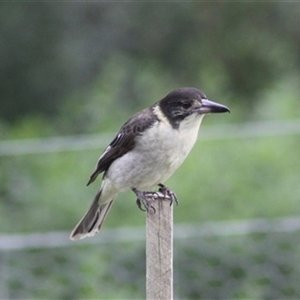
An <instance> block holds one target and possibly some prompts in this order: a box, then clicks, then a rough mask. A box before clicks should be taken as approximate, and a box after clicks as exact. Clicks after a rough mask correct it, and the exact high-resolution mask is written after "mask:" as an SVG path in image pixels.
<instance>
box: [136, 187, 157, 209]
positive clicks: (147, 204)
mask: <svg viewBox="0 0 300 300" xmlns="http://www.w3.org/2000/svg"><path fill="white" fill-rule="evenodd" d="M132 191H133V192H134V193H135V194H136V196H137V199H136V204H137V206H138V208H139V209H140V210H142V211H147V212H148V211H149V210H150V209H152V210H153V213H155V212H156V209H155V208H154V206H153V205H152V202H153V201H154V200H156V199H159V198H160V195H159V194H158V193H157V192H150V191H139V190H137V189H136V188H132ZM143 207H144V208H145V209H144V208H143Z"/></svg>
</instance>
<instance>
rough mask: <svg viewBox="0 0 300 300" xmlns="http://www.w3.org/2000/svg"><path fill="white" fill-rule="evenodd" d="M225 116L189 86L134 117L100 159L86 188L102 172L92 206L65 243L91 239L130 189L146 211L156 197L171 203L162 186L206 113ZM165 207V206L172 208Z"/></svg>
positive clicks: (187, 149)
mask: <svg viewBox="0 0 300 300" xmlns="http://www.w3.org/2000/svg"><path fill="white" fill-rule="evenodd" d="M225 112H230V110H229V108H228V107H226V106H224V105H221V104H219V103H216V102H213V101H211V100H208V99H207V97H206V95H205V94H204V93H203V92H202V91H200V90H198V89H197V88H194V87H182V88H177V89H175V90H173V91H171V92H170V93H168V94H167V95H166V96H165V97H164V98H162V99H161V100H160V101H158V102H156V103H154V104H153V105H152V106H150V107H148V108H146V109H144V110H142V111H140V112H138V113H136V114H134V115H133V116H132V117H131V118H129V119H128V121H127V122H125V124H124V125H123V126H122V127H121V129H120V131H119V132H118V134H117V135H116V136H115V138H114V139H113V140H112V142H111V143H110V144H109V145H108V147H107V148H106V149H105V151H104V152H103V154H102V155H101V156H100V158H99V160H98V162H97V164H96V168H95V170H94V172H93V173H92V174H91V176H90V179H89V181H88V183H87V185H90V184H91V183H92V182H94V181H95V180H96V178H97V176H98V175H99V174H101V173H103V177H102V183H101V186H100V189H99V191H98V192H97V194H96V196H95V198H94V200H93V202H92V205H91V206H90V208H89V209H88V211H87V212H86V214H85V215H84V217H83V218H82V219H81V220H80V221H79V223H78V224H77V225H76V226H75V228H74V229H73V231H72V232H71V235H70V239H71V240H80V239H83V238H85V237H90V236H94V235H95V234H96V233H97V232H99V230H100V229H101V227H102V225H103V222H104V220H105V218H106V216H107V214H108V212H109V210H110V209H111V207H112V204H113V202H114V201H115V199H116V197H117V195H118V194H119V193H120V192H124V191H126V190H130V189H131V190H132V191H133V192H134V194H135V195H136V196H137V198H138V199H137V204H138V206H139V207H140V208H142V205H143V206H144V208H145V210H149V209H150V208H151V205H150V204H149V202H150V200H151V199H153V198H155V197H154V196H156V198H157V196H158V198H160V197H159V195H161V194H159V193H157V192H151V191H149V189H151V188H153V187H154V186H159V192H161V193H163V195H164V196H166V197H169V199H171V201H172V202H173V200H175V201H176V202H177V197H176V195H175V193H174V192H173V191H171V190H170V189H169V188H168V187H166V186H165V185H164V182H165V181H166V180H167V179H168V178H169V177H170V176H171V175H172V174H173V173H174V172H175V170H176V169H177V168H178V167H179V166H180V165H181V164H182V163H183V161H184V160H185V158H186V157H187V155H188V154H189V153H190V151H191V149H192V148H193V146H194V144H195V142H196V140H197V138H198V131H199V128H200V125H201V121H202V119H203V117H204V116H205V115H206V114H210V113H225ZM172 202H171V203H172Z"/></svg>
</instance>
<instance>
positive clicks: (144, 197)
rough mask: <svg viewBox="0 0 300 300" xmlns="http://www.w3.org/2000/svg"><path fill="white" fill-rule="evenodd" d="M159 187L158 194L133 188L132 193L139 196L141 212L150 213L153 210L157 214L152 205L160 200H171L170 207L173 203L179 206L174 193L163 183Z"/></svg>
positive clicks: (137, 200)
mask: <svg viewBox="0 0 300 300" xmlns="http://www.w3.org/2000/svg"><path fill="white" fill-rule="evenodd" d="M158 186H159V187H160V188H159V189H158V192H151V191H139V190H137V189H136V188H132V191H133V192H134V193H135V194H136V195H137V199H136V204H137V206H138V208H139V209H140V210H142V211H147V212H149V211H150V209H151V210H152V211H153V213H154V214H155V213H156V209H155V207H154V206H153V205H152V204H151V203H152V202H153V201H155V200H158V199H159V200H164V199H170V206H171V205H172V204H173V202H175V203H176V205H178V199H177V196H176V194H175V193H174V192H173V191H171V190H170V189H169V188H168V187H166V186H165V185H163V184H161V183H160V184H159V185H158ZM162 195H163V196H162ZM143 207H144V208H145V209H144V208H143Z"/></svg>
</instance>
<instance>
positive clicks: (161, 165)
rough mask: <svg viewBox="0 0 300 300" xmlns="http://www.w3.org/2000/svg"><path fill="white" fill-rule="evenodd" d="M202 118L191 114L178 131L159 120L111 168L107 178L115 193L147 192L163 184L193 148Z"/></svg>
mask: <svg viewBox="0 0 300 300" xmlns="http://www.w3.org/2000/svg"><path fill="white" fill-rule="evenodd" d="M202 118H203V116H201V115H198V116H197V115H192V116H190V117H188V118H186V119H185V120H183V121H182V122H181V124H180V126H179V128H178V129H173V128H172V127H171V125H170V124H169V122H167V121H166V120H161V121H160V122H156V123H155V124H154V125H153V126H152V127H151V128H149V129H147V130H146V131H145V132H144V133H143V135H142V136H140V138H139V139H137V140H136V145H135V147H134V149H133V150H132V151H129V152H128V153H126V154H125V155H123V156H122V157H120V158H119V159H117V160H115V162H114V163H113V164H112V165H111V166H110V168H109V171H108V172H107V176H108V177H109V179H110V181H111V182H112V183H113V184H114V185H116V187H117V189H118V190H124V189H128V188H131V187H136V188H138V189H141V190H145V189H149V188H151V187H152V186H154V185H157V184H158V183H163V182H164V181H166V180H167V179H168V178H169V177H170V176H171V175H172V174H173V173H174V171H175V170H176V169H177V168H178V167H179V166H180V165H181V164H182V162H183V161H184V160H185V158H186V157H187V155H188V154H189V152H190V151H191V149H192V147H193V146H194V144H195V142H196V140H197V137H198V131H199V127H200V124H201V121H202Z"/></svg>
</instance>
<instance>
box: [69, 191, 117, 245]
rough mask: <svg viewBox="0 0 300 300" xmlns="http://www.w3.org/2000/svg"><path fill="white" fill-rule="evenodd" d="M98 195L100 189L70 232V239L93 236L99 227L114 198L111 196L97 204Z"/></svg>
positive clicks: (99, 194)
mask: <svg viewBox="0 0 300 300" xmlns="http://www.w3.org/2000/svg"><path fill="white" fill-rule="evenodd" d="M100 196H101V190H100V191H99V192H98V193H97V195H96V197H95V199H94V201H93V203H92V205H91V207H90V208H89V210H88V211H87V213H86V214H85V215H84V216H83V218H82V219H81V220H80V221H79V223H78V224H77V225H76V226H75V228H74V229H73V231H72V232H71V235H70V239H71V240H73V241H76V240H81V239H83V238H85V237H87V236H93V235H95V234H96V233H97V232H98V231H99V230H100V229H101V226H102V224H103V222H104V220H105V218H106V216H107V214H108V212H109V209H110V208H111V205H112V204H113V202H114V200H115V198H113V199H112V200H111V201H110V202H108V203H105V204H102V205H99V199H100Z"/></svg>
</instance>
